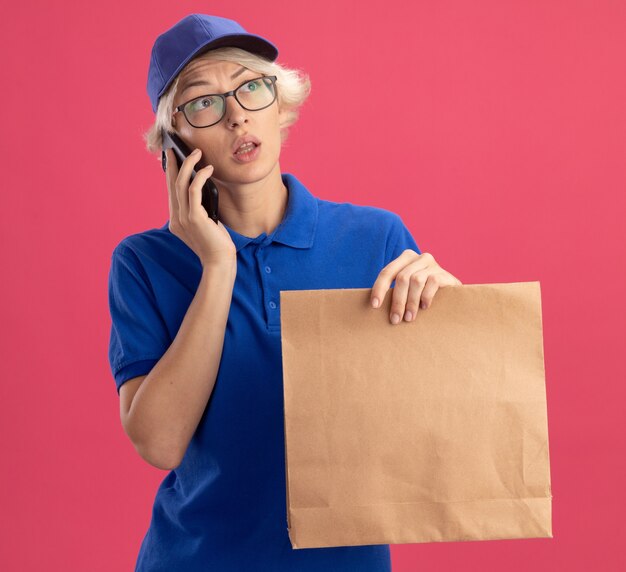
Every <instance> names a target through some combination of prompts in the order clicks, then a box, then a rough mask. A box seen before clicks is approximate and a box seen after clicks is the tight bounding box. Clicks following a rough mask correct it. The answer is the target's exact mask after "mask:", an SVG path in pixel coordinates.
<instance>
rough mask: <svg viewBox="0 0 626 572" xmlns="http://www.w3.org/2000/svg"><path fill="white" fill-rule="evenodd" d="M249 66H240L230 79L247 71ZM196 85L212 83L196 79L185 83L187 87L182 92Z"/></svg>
mask: <svg viewBox="0 0 626 572" xmlns="http://www.w3.org/2000/svg"><path fill="white" fill-rule="evenodd" d="M247 70H248V68H246V67H243V66H242V67H241V68H239V69H238V70H237V71H236V72H235V73H234V74H233V75H231V76H230V79H235V78H236V77H237V76H240V75H241V74H242V73H243V72H245V71H247ZM196 85H208V86H210V85H211V83H210V82H207V81H204V80H196V81H192V82H190V83H188V84H186V85H185V87H184V88H183V90H182V91H181V92H180V93H184V92H185V91H187V90H188V89H189V88H190V87H194V86H196Z"/></svg>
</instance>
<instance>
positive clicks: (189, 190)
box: [165, 149, 237, 268]
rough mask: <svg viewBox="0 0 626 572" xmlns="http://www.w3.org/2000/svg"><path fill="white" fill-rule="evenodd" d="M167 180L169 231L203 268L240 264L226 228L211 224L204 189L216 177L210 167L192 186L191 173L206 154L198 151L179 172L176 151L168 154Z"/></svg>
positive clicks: (201, 173)
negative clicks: (203, 201) (181, 242)
mask: <svg viewBox="0 0 626 572" xmlns="http://www.w3.org/2000/svg"><path fill="white" fill-rule="evenodd" d="M165 153H166V155H167V165H166V171H165V172H166V179H167V190H168V195H169V205H170V221H169V229H170V232H171V233H172V234H175V235H176V236H177V237H178V238H180V239H181V240H182V241H183V242H184V243H185V244H186V245H187V246H188V247H189V248H191V250H193V251H194V252H195V253H196V254H197V256H198V258H199V259H200V262H201V264H202V267H203V268H206V267H207V266H211V265H215V264H222V263H224V262H236V260H237V249H236V247H235V244H234V243H233V241H232V239H231V237H230V234H229V233H228V231H227V230H226V227H225V226H224V225H223V224H222V223H221V222H219V221H218V223H217V224H215V222H213V220H211V218H210V217H209V214H208V213H207V212H206V210H205V208H204V207H203V206H202V186H203V185H204V183H205V182H206V180H207V179H208V178H209V177H210V176H211V175H212V174H213V166H212V165H209V166H207V167H205V168H204V169H200V170H199V171H197V173H196V176H195V177H194V179H193V181H191V184H189V180H190V179H191V171H192V169H193V167H194V165H195V164H196V163H197V162H198V161H199V160H200V157H201V155H202V152H201V151H200V150H198V151H197V152H196V153H191V155H189V157H187V158H186V159H185V160H184V161H183V164H182V167H181V168H180V172H179V170H178V164H177V163H176V156H175V155H174V151H172V149H167V150H166V152H165Z"/></svg>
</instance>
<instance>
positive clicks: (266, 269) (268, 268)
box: [265, 266, 272, 274]
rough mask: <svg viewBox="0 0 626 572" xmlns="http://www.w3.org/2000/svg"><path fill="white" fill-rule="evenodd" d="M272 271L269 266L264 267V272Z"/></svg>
mask: <svg viewBox="0 0 626 572" xmlns="http://www.w3.org/2000/svg"><path fill="white" fill-rule="evenodd" d="M271 271H272V269H271V268H270V267H269V266H266V267H265V272H267V273H268V274H269V273H270V272H271Z"/></svg>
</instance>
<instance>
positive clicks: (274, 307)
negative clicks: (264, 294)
mask: <svg viewBox="0 0 626 572" xmlns="http://www.w3.org/2000/svg"><path fill="white" fill-rule="evenodd" d="M270 308H271V309H272V310H275V309H276V302H274V300H271V301H270Z"/></svg>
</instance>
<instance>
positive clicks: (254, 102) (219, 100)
mask: <svg viewBox="0 0 626 572" xmlns="http://www.w3.org/2000/svg"><path fill="white" fill-rule="evenodd" d="M235 96H236V97H237V100H238V101H239V103H240V104H241V105H242V106H243V107H244V108H246V109H248V110H249V111H256V110H257V109H262V108H264V107H267V106H268V105H270V104H271V103H272V102H273V101H274V98H275V96H276V94H275V88H274V83H273V82H272V80H271V79H270V78H267V77H262V78H258V79H253V80H251V81H248V82H246V83H244V84H243V85H240V86H239V87H238V88H237V90H236V91H235ZM225 101H226V99H225V98H224V97H221V96H219V95H204V96H202V97H198V98H197V99H194V100H192V101H190V102H189V103H188V104H187V105H186V106H185V115H186V116H187V119H188V120H189V123H191V124H192V125H194V126H195V127H206V126H209V125H212V124H213V123H217V122H218V121H219V120H220V119H221V118H222V116H223V115H224V107H225Z"/></svg>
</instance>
